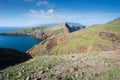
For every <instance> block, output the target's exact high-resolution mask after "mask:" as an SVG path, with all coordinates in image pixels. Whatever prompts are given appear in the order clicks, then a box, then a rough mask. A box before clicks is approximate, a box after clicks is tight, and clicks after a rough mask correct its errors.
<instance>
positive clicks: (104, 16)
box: [26, 9, 120, 25]
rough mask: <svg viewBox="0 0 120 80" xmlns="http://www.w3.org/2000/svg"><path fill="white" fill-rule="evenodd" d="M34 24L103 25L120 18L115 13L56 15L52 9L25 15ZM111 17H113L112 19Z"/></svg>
mask: <svg viewBox="0 0 120 80" xmlns="http://www.w3.org/2000/svg"><path fill="white" fill-rule="evenodd" d="M26 16H28V17H29V18H30V19H31V22H33V23H35V24H44V23H62V22H78V23H82V24H85V25H92V24H100V23H105V22H107V21H109V20H112V19H114V18H116V17H117V16H120V14H117V13H93V12H91V13H89V14H88V13H71V14H70V13H58V12H55V10H54V9H49V10H47V11H45V10H34V9H31V10H30V11H29V13H27V14H26ZM112 16H113V17H112Z"/></svg>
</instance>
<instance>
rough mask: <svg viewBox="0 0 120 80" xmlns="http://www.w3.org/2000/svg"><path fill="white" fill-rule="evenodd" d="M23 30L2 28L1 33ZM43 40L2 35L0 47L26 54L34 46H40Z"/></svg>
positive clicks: (0, 36)
mask: <svg viewBox="0 0 120 80" xmlns="http://www.w3.org/2000/svg"><path fill="white" fill-rule="evenodd" d="M19 29H22V28H20V27H0V32H7V31H13V30H19ZM39 42H41V40H38V39H36V38H33V37H30V36H3V35H0V47H2V48H12V49H17V50H19V51H21V52H26V51H27V50H28V49H30V48H31V47H32V46H34V45H36V44H38V43H39Z"/></svg>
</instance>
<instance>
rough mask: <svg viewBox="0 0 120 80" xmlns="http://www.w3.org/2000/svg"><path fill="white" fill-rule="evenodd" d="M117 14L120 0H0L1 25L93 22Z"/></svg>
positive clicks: (98, 21) (84, 23)
mask: <svg viewBox="0 0 120 80" xmlns="http://www.w3.org/2000/svg"><path fill="white" fill-rule="evenodd" d="M118 17H120V0H0V26H32V25H39V24H51V23H64V22H75V23H80V24H83V25H92V24H103V23H105V22H108V21H110V20H113V19H115V18H118Z"/></svg>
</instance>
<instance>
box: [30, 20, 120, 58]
mask: <svg viewBox="0 0 120 80" xmlns="http://www.w3.org/2000/svg"><path fill="white" fill-rule="evenodd" d="M61 27H62V26H61ZM117 49H120V19H119V18H118V19H115V20H113V21H110V22H108V23H106V24H102V25H96V26H90V27H88V28H86V29H81V30H79V31H75V32H72V33H62V34H59V35H56V36H55V37H53V38H48V39H46V40H44V41H43V42H42V43H40V44H38V45H36V46H34V47H33V48H31V49H30V50H29V51H28V53H30V54H31V55H33V56H35V55H43V54H50V55H51V54H56V55H58V54H70V53H91V52H101V51H110V50H117Z"/></svg>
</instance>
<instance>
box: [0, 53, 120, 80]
mask: <svg viewBox="0 0 120 80" xmlns="http://www.w3.org/2000/svg"><path fill="white" fill-rule="evenodd" d="M119 79H120V51H115V52H113V51H109V52H102V53H92V54H70V55H59V56H55V55H51V56H47V55H44V56H39V57H34V58H33V59H31V60H29V61H27V62H24V63H22V64H19V65H15V66H11V67H8V68H6V69H4V70H1V71H0V80H119Z"/></svg>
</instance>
